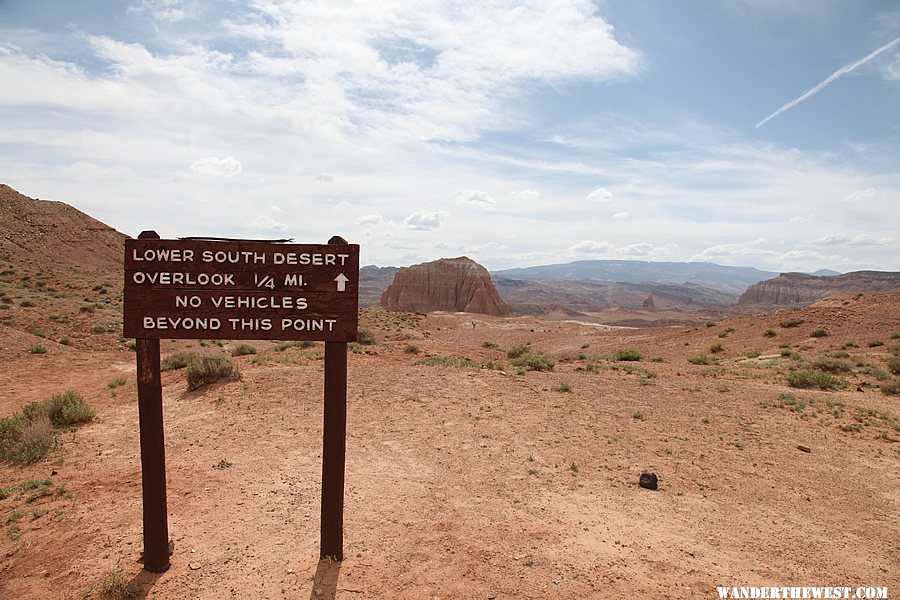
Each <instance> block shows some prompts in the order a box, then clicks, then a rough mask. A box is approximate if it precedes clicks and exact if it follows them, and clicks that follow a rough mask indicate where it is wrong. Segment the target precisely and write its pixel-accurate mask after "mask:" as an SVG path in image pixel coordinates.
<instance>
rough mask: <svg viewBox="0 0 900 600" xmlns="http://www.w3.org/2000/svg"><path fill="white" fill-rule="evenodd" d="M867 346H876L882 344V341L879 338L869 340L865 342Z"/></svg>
mask: <svg viewBox="0 0 900 600" xmlns="http://www.w3.org/2000/svg"><path fill="white" fill-rule="evenodd" d="M866 345H867V346H868V347H869V348H877V347H878V346H884V342H882V341H881V340H871V341H870V342H869V343H868V344H866Z"/></svg>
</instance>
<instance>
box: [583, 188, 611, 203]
mask: <svg viewBox="0 0 900 600" xmlns="http://www.w3.org/2000/svg"><path fill="white" fill-rule="evenodd" d="M587 199H588V200H589V201H591V202H609V201H610V200H612V199H613V193H612V192H611V191H609V190H608V189H606V188H597V189H596V190H594V191H593V192H591V193H590V194H588V195H587Z"/></svg>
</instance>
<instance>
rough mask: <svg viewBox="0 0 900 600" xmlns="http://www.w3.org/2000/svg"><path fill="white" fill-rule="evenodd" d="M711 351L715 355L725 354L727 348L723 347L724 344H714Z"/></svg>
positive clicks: (710, 348)
mask: <svg viewBox="0 0 900 600" xmlns="http://www.w3.org/2000/svg"><path fill="white" fill-rule="evenodd" d="M709 351H710V352H712V353H713V354H718V353H719V352H724V351H725V348H724V347H723V346H722V344H713V345H712V346H710V347H709Z"/></svg>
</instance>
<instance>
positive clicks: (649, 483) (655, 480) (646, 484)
mask: <svg viewBox="0 0 900 600" xmlns="http://www.w3.org/2000/svg"><path fill="white" fill-rule="evenodd" d="M638 485H640V486H641V487H642V488H644V489H648V490H655V489H656V488H657V486H658V485H659V477H657V476H656V473H641V478H640V480H639V481H638Z"/></svg>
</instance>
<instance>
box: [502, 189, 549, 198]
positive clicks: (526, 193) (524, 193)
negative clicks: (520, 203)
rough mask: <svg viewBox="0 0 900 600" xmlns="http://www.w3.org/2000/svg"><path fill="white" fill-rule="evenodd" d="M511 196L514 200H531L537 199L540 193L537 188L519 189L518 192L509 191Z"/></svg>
mask: <svg viewBox="0 0 900 600" xmlns="http://www.w3.org/2000/svg"><path fill="white" fill-rule="evenodd" d="M509 195H510V196H511V197H512V198H515V199H516V200H524V201H531V200H537V199H538V198H540V197H541V193H540V192H539V191H537V190H530V189H529V190H519V191H518V192H510V194H509Z"/></svg>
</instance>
